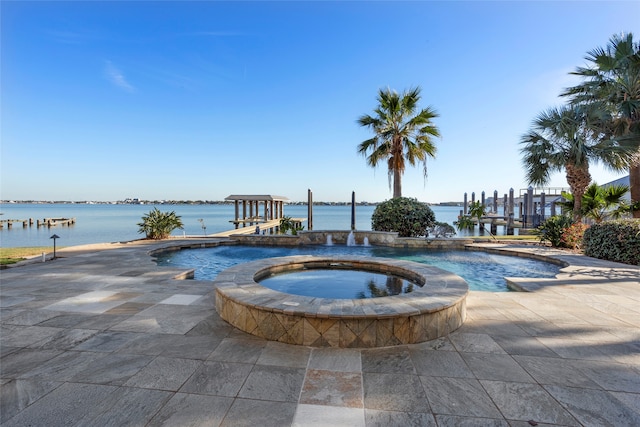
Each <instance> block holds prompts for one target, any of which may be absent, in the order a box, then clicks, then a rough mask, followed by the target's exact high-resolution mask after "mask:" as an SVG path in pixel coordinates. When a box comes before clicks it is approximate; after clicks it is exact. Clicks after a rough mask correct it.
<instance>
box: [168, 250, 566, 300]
mask: <svg viewBox="0 0 640 427" xmlns="http://www.w3.org/2000/svg"><path fill="white" fill-rule="evenodd" d="M292 255H316V256H338V255H340V256H342V255H347V256H348V255H356V256H370V257H383V258H391V259H399V260H407V261H414V262H418V263H422V264H428V265H432V266H434V267H438V268H441V269H443V270H447V271H450V272H452V273H454V274H457V275H458V276H460V277H462V278H463V279H464V280H465V281H466V282H467V283H468V285H469V289H471V290H477V291H489V292H506V291H509V288H508V287H507V285H506V282H505V280H504V277H532V278H553V277H555V275H556V274H558V273H559V271H560V268H561V267H560V266H558V265H555V264H551V263H548V262H543V261H538V260H534V259H529V258H523V257H516V256H507V255H497V254H492V253H487V252H482V251H473V250H450V251H436V250H425V249H401V248H391V247H381V246H342V245H333V246H325V245H305V246H296V247H280V246H279V247H271V246H242V245H237V246H236V245H233V246H225V245H223V246H217V247H213V248H198V249H183V250H180V251H174V252H165V253H161V254H158V255H156V260H157V263H158V265H162V266H173V267H184V268H192V269H194V270H195V272H194V278H195V279H197V280H213V279H215V278H216V276H217V275H218V273H219V272H221V271H223V270H225V269H227V268H229V267H232V266H234V265H237V264H240V263H244V262H249V261H255V260H259V259H264V258H273V257H284V256H292Z"/></svg>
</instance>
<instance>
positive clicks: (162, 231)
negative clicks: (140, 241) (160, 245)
mask: <svg viewBox="0 0 640 427" xmlns="http://www.w3.org/2000/svg"><path fill="white" fill-rule="evenodd" d="M138 226H139V227H140V228H139V229H138V233H145V234H146V236H147V239H154V240H162V239H166V238H168V237H169V236H170V235H171V232H172V231H173V230H175V229H178V228H179V229H182V228H183V225H182V219H180V216H178V215H176V213H175V212H174V211H171V212H161V211H160V210H158V208H153V210H151V211H150V212H149V213H148V214H146V215H143V217H142V222H139V223H138Z"/></svg>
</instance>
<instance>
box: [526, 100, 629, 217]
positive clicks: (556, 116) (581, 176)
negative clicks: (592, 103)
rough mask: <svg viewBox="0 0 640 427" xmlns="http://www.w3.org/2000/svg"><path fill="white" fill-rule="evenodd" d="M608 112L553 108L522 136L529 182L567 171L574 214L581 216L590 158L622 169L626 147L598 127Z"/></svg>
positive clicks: (535, 182)
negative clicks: (606, 135) (605, 134)
mask: <svg viewBox="0 0 640 427" xmlns="http://www.w3.org/2000/svg"><path fill="white" fill-rule="evenodd" d="M606 120H608V116H607V115H606V114H605V113H604V112H603V111H601V110H599V111H595V110H592V109H584V108H581V107H579V106H564V107H560V108H552V109H549V110H547V111H545V112H543V113H541V114H539V115H538V117H537V118H536V120H535V121H534V123H533V127H532V129H531V130H530V131H529V132H528V133H526V134H525V135H523V136H522V138H521V141H520V143H521V144H524V147H523V148H522V149H521V150H520V151H521V153H522V154H523V164H524V166H525V168H526V175H527V180H528V181H529V183H531V184H535V185H544V184H547V183H548V182H549V179H550V178H551V174H552V173H553V172H560V171H562V170H563V169H564V170H565V172H566V177H567V183H568V184H569V187H571V193H572V194H573V197H574V200H575V209H574V210H573V216H574V219H575V220H576V221H580V220H581V219H582V208H581V204H582V196H583V194H584V192H585V189H586V188H587V187H588V186H589V183H590V182H591V174H590V173H589V163H590V162H602V163H603V164H604V165H605V166H607V167H609V168H611V169H614V170H621V169H623V168H625V167H626V166H627V163H625V161H624V160H625V155H626V154H628V153H629V149H628V148H626V147H625V146H621V145H620V144H618V143H617V142H616V141H615V140H613V139H611V138H606V137H605V136H604V135H603V134H602V133H601V132H600V131H599V130H598V129H600V127H601V126H602V123H603V122H604V121H606Z"/></svg>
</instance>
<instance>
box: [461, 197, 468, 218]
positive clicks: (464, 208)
mask: <svg viewBox="0 0 640 427" xmlns="http://www.w3.org/2000/svg"><path fill="white" fill-rule="evenodd" d="M462 207H463V214H464V215H466V214H467V212H468V211H469V202H468V201H467V193H464V204H463V205H462Z"/></svg>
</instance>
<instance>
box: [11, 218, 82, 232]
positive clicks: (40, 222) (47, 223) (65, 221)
mask: <svg viewBox="0 0 640 427" xmlns="http://www.w3.org/2000/svg"><path fill="white" fill-rule="evenodd" d="M75 223H76V219H75V218H44V219H36V220H34V219H33V218H29V219H3V220H0V229H3V228H4V227H5V225H6V227H7V229H8V230H10V229H11V228H13V225H14V224H21V225H22V228H27V227H33V226H34V225H35V226H36V227H38V228H40V227H47V228H51V227H56V226H58V225H60V226H71V225H74V224H75Z"/></svg>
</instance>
